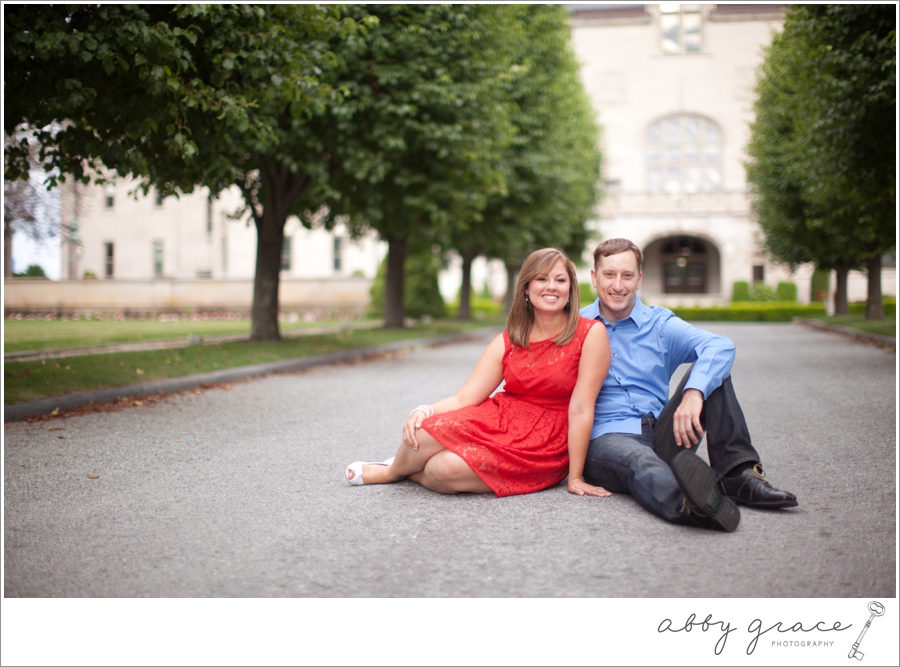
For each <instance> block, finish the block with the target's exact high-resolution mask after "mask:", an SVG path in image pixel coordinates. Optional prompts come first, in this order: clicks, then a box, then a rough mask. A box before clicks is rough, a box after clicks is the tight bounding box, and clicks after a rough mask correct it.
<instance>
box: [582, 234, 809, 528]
mask: <svg viewBox="0 0 900 667" xmlns="http://www.w3.org/2000/svg"><path fill="white" fill-rule="evenodd" d="M642 264H643V253H642V252H641V250H640V248H638V247H637V246H636V245H634V243H632V242H631V241H628V240H626V239H610V240H608V241H603V242H602V243H600V245H598V246H597V249H596V250H595V251H594V270H593V271H591V282H592V284H593V286H594V289H595V290H596V291H597V295H598V298H597V300H596V301H595V302H594V303H592V304H591V305H589V306H585V307H584V308H582V309H581V315H582V316H583V317H587V318H590V319H596V320H599V321H600V322H602V323H603V324H605V325H606V331H607V333H608V334H609V343H610V348H611V351H612V357H611V364H610V368H609V374H608V375H607V377H606V380H605V381H604V383H603V388H602V389H601V391H600V395H599V396H598V397H597V403H596V405H595V409H594V427H593V430H592V432H591V443H590V446H589V449H588V454H587V460H586V462H585V468H584V479H585V481H586V482H588V483H589V484H594V485H597V486H602V487H604V488H605V489H607V490H608V491H612V492H613V493H630V494H631V495H632V496H634V498H635V500H637V501H638V503H640V504H641V505H643V506H644V507H645V508H647V509H648V510H650V511H651V512H653V513H654V514H656V515H657V516H659V517H662V518H663V519H665V520H666V521H671V522H673V523H683V524H692V525H699V526H702V527H705V528H711V529H717V530H725V531H728V532H731V531H733V530H735V529H736V528H737V526H738V523H740V511H739V510H738V508H737V505H735V501H736V502H738V503H743V504H745V505H748V506H750V507H763V508H769V509H774V508H785V507H796V505H797V498H796V496H794V495H793V494H791V493H787V492H785V491H780V490H778V489H776V488H774V487H773V486H772V485H771V484H769V482H768V481H767V480H766V477H765V474H764V473H763V470H762V465H761V464H760V457H759V454H758V453H757V452H756V450H755V449H754V448H753V445H751V444H750V433H749V431H748V430H747V423H746V421H745V420H744V414H743V412H742V411H741V406H740V405H739V404H738V401H737V397H736V396H735V393H734V387H733V386H732V384H731V377H730V373H731V365H732V363H733V361H734V344H733V343H732V342H731V341H730V340H728V339H727V338H724V337H722V336H716V335H714V334H711V333H709V332H707V331H703V330H701V329H698V328H696V327H694V326H691V325H690V324H688V323H687V322H685V321H684V320H682V319H680V318H678V317H676V316H675V314H674V313H673V312H672V311H670V310H668V309H666V308H661V307H659V306H645V305H644V304H643V303H642V302H641V300H640V298H638V296H637V292H638V290H639V289H640V287H641V278H642V276H643V274H642V272H641V266H642ZM684 363H693V366H692V367H691V369H690V370H689V371H688V372H687V373H686V374H685V377H684V379H682V381H681V384H680V385H679V387H678V388H677V389H676V390H675V393H674V394H673V396H672V398H671V399H669V398H668V394H669V391H668V390H669V381H670V379H671V377H672V374H673V373H674V371H675V369H676V368H678V366H680V365H681V364H684ZM704 432H705V433H706V436H707V452H708V454H709V460H710V463H709V465H707V464H706V462H705V461H703V459H702V458H700V457H699V456H697V455H696V453H695V452H696V447H697V445H699V444H700V440H701V438H702V437H703V435H704Z"/></svg>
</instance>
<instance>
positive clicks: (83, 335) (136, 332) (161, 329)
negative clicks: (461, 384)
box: [3, 319, 341, 353]
mask: <svg viewBox="0 0 900 667" xmlns="http://www.w3.org/2000/svg"><path fill="white" fill-rule="evenodd" d="M340 323H341V322H340V321H339V320H324V321H319V322H303V321H302V320H301V321H298V322H293V323H291V322H282V323H281V324H280V327H281V332H282V333H283V334H284V333H290V332H291V331H296V330H299V329H305V328H310V327H320V326H327V325H332V324H340ZM189 334H193V335H195V336H225V335H229V334H247V335H249V334H250V320H249V319H244V320H242V321H240V322H235V321H227V320H206V321H204V320H201V321H199V322H193V321H191V320H190V319H188V320H186V321H185V320H178V321H176V322H159V321H158V320H156V319H146V320H136V319H128V320H125V321H115V320H112V321H99V320H84V319H80V320H77V321H72V320H68V321H65V322H64V321H61V320H49V321H48V320H10V319H6V320H3V352H4V353H6V352H24V351H29V350H51V349H60V348H72V347H93V346H95V345H110V344H114V343H130V342H134V341H147V340H164V339H167V338H168V339H177V338H185V337H187V336H188V335H189Z"/></svg>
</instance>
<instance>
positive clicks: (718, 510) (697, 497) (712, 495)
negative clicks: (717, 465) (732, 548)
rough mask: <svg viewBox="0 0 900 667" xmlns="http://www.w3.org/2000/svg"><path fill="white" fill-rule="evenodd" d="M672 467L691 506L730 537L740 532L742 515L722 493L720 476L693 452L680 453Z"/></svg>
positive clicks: (679, 485)
mask: <svg viewBox="0 0 900 667" xmlns="http://www.w3.org/2000/svg"><path fill="white" fill-rule="evenodd" d="M669 466H670V467H671V468H672V473H673V474H674V475H675V481H676V482H678V487H679V488H680V489H681V492H682V493H683V494H684V497H685V499H686V500H687V501H688V504H689V505H691V506H692V507H693V508H696V509H697V511H699V512H700V513H702V514H703V515H704V516H705V517H706V518H708V519H709V520H710V521H712V522H713V523H714V524H715V525H716V527H717V528H719V529H721V530H724V531H725V532H728V533H733V532H734V531H735V530H737V527H738V524H740V522H741V512H740V510H739V509H738V508H737V505H735V504H734V503H733V502H732V501H731V499H730V498H728V496H725V495H724V494H722V492H721V491H719V485H718V483H717V482H716V476H715V475H714V474H713V471H712V470H711V469H710V467H709V466H708V465H706V463H705V462H704V461H702V460H701V459H700V458H699V457H698V456H697V455H696V454H694V453H692V452H680V453H678V454H677V455H676V456H675V458H673V459H672V462H671V463H670V464H669Z"/></svg>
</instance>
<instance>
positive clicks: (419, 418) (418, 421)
mask: <svg viewBox="0 0 900 667" xmlns="http://www.w3.org/2000/svg"><path fill="white" fill-rule="evenodd" d="M423 421H425V413H424V412H422V411H421V410H413V413H412V414H411V415H410V416H409V419H407V420H406V423H405V424H404V425H403V444H404V445H406V446H407V447H412V448H413V449H414V450H416V451H418V450H419V440H418V438H416V432H417V431H418V430H419V429H420V428H422V422H423Z"/></svg>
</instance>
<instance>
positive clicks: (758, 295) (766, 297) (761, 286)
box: [750, 281, 778, 302]
mask: <svg viewBox="0 0 900 667" xmlns="http://www.w3.org/2000/svg"><path fill="white" fill-rule="evenodd" d="M777 299H778V297H777V296H775V290H773V289H772V288H771V287H769V286H768V285H766V284H765V283H764V282H761V281H757V282H755V283H753V292H752V293H751V294H750V300H751V301H756V302H760V301H762V302H765V301H776V300H777Z"/></svg>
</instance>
